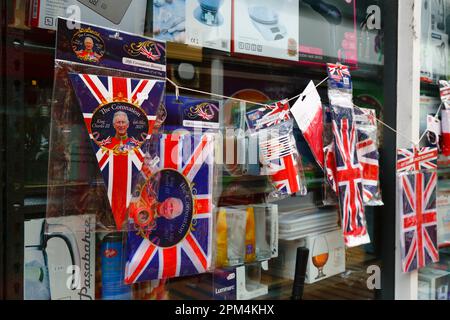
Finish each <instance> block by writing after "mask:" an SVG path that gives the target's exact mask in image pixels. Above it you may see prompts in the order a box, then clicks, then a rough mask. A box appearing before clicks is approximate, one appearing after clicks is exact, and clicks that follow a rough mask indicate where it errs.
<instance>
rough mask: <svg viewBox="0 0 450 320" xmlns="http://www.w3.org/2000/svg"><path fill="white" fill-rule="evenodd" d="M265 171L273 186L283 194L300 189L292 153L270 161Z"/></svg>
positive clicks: (294, 158) (293, 192)
mask: <svg viewBox="0 0 450 320" xmlns="http://www.w3.org/2000/svg"><path fill="white" fill-rule="evenodd" d="M267 173H268V175H269V177H270V179H271V181H272V183H273V184H274V186H275V188H276V189H277V190H278V191H279V192H281V193H283V194H287V195H291V194H295V193H297V192H300V191H301V190H302V188H301V184H300V178H299V176H298V169H297V160H296V156H295V155H294V154H290V155H287V156H284V157H281V158H278V159H274V160H272V161H270V163H269V164H268V165H267Z"/></svg>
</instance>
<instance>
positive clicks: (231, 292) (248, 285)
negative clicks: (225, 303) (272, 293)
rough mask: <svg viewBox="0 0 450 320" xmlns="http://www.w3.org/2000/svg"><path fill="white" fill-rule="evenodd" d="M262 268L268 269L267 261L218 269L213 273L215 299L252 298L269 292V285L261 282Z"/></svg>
mask: <svg viewBox="0 0 450 320" xmlns="http://www.w3.org/2000/svg"><path fill="white" fill-rule="evenodd" d="M261 269H263V270H268V264H267V261H263V262H258V263H253V264H250V265H245V266H239V267H235V268H224V269H216V270H215V271H214V273H213V298H214V300H251V299H256V298H258V297H261V296H264V295H266V294H268V292H269V287H268V286H267V285H266V284H262V283H261Z"/></svg>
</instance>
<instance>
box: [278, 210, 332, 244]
mask: <svg viewBox="0 0 450 320" xmlns="http://www.w3.org/2000/svg"><path fill="white" fill-rule="evenodd" d="M279 226H280V229H279V238H280V239H282V240H297V239H301V238H306V237H308V236H313V235H316V234H319V233H324V232H329V231H333V230H336V229H338V228H339V224H338V212H337V210H336V209H335V208H326V209H319V208H314V209H309V210H299V209H294V210H290V211H286V210H280V216H279Z"/></svg>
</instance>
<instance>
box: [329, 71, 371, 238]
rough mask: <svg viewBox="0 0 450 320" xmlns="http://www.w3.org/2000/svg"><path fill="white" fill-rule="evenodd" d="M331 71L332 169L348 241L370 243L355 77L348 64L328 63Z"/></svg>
mask: <svg viewBox="0 0 450 320" xmlns="http://www.w3.org/2000/svg"><path fill="white" fill-rule="evenodd" d="M328 75H329V80H328V86H329V90H328V97H329V100H330V104H331V115H332V127H333V136H334V152H333V154H334V159H335V167H334V168H333V167H331V168H329V170H331V171H334V181H335V183H336V190H337V195H338V198H339V207H340V211H341V218H342V220H341V224H342V229H343V232H344V239H345V244H346V246H347V247H355V246H359V245H363V244H367V243H369V242H370V238H369V234H368V231H367V223H366V218H365V214H364V203H363V167H362V165H361V163H360V162H359V159H358V155H357V127H356V122H355V115H354V109H353V101H352V99H353V97H352V81H351V76H350V72H349V69H348V67H347V66H344V65H341V64H337V65H334V64H329V65H328ZM331 151H333V150H331ZM333 154H331V156H333Z"/></svg>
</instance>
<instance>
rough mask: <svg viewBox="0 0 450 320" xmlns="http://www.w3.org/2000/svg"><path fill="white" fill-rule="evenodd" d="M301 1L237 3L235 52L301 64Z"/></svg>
mask: <svg viewBox="0 0 450 320" xmlns="http://www.w3.org/2000/svg"><path fill="white" fill-rule="evenodd" d="M298 7H299V0H286V1H278V0H266V1H260V0H235V1H234V5H233V30H234V31H233V32H234V34H233V52H234V53H243V54H251V55H256V56H261V57H269V58H275V59H284V60H291V61H298V30H299V16H298Z"/></svg>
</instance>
